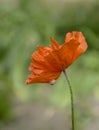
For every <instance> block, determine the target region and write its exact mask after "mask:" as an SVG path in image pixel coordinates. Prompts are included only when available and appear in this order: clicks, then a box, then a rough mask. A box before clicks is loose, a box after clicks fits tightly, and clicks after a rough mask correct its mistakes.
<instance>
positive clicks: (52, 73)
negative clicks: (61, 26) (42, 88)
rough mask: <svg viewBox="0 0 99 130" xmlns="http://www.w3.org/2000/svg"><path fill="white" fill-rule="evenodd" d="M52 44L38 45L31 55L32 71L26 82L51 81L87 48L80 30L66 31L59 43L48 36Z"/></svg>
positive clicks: (30, 67)
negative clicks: (63, 38) (62, 41)
mask: <svg viewBox="0 0 99 130" xmlns="http://www.w3.org/2000/svg"><path fill="white" fill-rule="evenodd" d="M50 40H51V42H52V44H51V45H50V46H49V47H45V46H39V47H38V48H37V51H35V52H34V53H33V54H32V56H31V60H32V62H31V64H30V66H29V70H30V71H32V73H31V74H30V75H29V77H28V79H27V80H26V84H32V83H51V84H53V83H54V82H55V80H56V79H57V78H58V77H59V76H60V74H61V72H62V71H64V70H65V69H67V68H68V67H69V66H70V65H71V64H72V63H73V62H74V61H75V60H76V59H77V58H78V57H79V56H80V55H81V54H83V53H84V52H85V51H86V49H87V43H86V40H85V38H84V36H83V34H82V33H81V32H76V31H73V32H71V33H67V34H66V37H65V42H64V43H63V44H62V45H59V44H58V42H57V41H56V40H54V39H53V38H50Z"/></svg>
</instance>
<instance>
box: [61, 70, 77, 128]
mask: <svg viewBox="0 0 99 130" xmlns="http://www.w3.org/2000/svg"><path fill="white" fill-rule="evenodd" d="M63 73H64V75H65V78H66V80H67V83H68V86H69V90H70V98H71V118H72V129H71V130H75V127H74V125H75V123H74V99H73V91H72V87H71V84H70V80H69V78H68V75H67V73H66V71H65V70H64V71H63Z"/></svg>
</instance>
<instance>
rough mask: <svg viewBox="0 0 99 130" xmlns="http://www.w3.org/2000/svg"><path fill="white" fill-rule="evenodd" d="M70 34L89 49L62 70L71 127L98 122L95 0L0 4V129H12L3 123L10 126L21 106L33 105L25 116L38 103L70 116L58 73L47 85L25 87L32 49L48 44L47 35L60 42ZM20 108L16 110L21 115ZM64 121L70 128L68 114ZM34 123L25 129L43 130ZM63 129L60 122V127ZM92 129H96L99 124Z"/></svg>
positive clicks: (98, 12)
mask: <svg viewBox="0 0 99 130" xmlns="http://www.w3.org/2000/svg"><path fill="white" fill-rule="evenodd" d="M73 30H77V31H82V32H83V34H84V35H85V37H86V40H87V43H88V46H89V47H88V50H87V52H86V53H85V54H83V55H82V56H81V57H80V58H79V59H78V60H77V61H76V62H75V63H74V64H73V65H72V66H70V67H69V68H68V73H69V77H70V80H71V82H72V86H73V91H74V97H75V120H76V127H77V129H83V130H89V128H90V130H91V128H92V127H91V125H92V122H91V121H93V120H96V119H98V121H99V109H98V108H99V1H98V0H87V1H85V0H79V1H77V0H70V1H69V0H54V1H52V0H50V1H49V0H0V125H1V128H2V129H3V130H12V129H11V128H10V127H11V126H9V125H8V124H11V123H12V121H13V122H14V119H16V118H17V112H16V109H18V108H17V107H18V106H20V105H21V106H22V105H23V104H24V105H25V106H24V105H23V106H24V107H27V106H28V105H29V104H33V106H31V112H33V111H32V107H34V106H35V104H39V106H42V105H44V109H45V108H47V109H49V108H50V107H51V108H55V110H56V109H58V110H57V111H60V113H62V112H65V114H66V113H70V110H69V109H70V97H69V91H68V85H67V84H66V81H65V78H64V76H63V74H62V75H61V77H60V78H59V79H58V80H57V82H56V84H55V85H53V86H51V87H50V85H47V84H32V85H29V86H27V85H26V84H25V80H26V79H27V76H28V74H29V71H28V66H29V64H30V55H31V54H32V52H33V51H35V50H36V47H37V46H39V45H42V46H43V45H46V46H48V45H49V44H50V41H49V38H50V37H54V38H55V39H56V40H57V41H58V42H59V43H60V44H61V43H63V42H64V38H65V34H66V33H67V32H71V31H73ZM24 107H22V111H27V110H26V109H25V108H24ZM37 108H39V107H37ZM24 109H25V110H24ZM19 111H20V113H21V112H22V111H21V110H20V109H19ZM35 112H36V109H35V111H34V113H35ZM65 114H64V117H65V116H66V115H65ZM61 116H62V115H61V114H60V117H61ZM68 117H69V118H68ZM68 117H66V118H67V119H68V121H67V122H69V124H70V114H69V115H68ZM24 118H27V117H24ZM42 118H43V117H42ZM38 119H39V117H38ZM59 119H60V118H59ZM31 120H32V119H31ZM56 120H57V119H56ZM21 121H22V120H20V122H21ZM61 121H62V120H61V119H60V120H59V121H57V122H61ZM37 122H38V123H37V125H36V126H35V128H33V127H32V128H30V130H44V128H45V127H44V128H43V126H42V125H41V126H39V122H40V120H37ZM53 122H54V120H53ZM57 122H55V123H56V125H57ZM64 122H65V121H64ZM95 122H96V121H95ZM2 123H3V126H2ZM6 123H7V124H6ZM32 123H33V122H32ZM55 123H54V124H55ZM6 125H7V126H6ZM43 125H44V124H43ZM37 126H39V127H37ZM94 126H96V125H94V123H93V128H94ZM6 127H7V128H6ZM65 127H67V126H65V125H64V124H63V127H61V129H62V130H65ZM87 127H88V128H87ZM97 127H98V128H97V129H99V125H98V126H97ZM15 128H16V129H18V130H22V129H24V130H25V128H24V125H23V127H22V128H18V123H16V126H14V128H13V130H16V129H15ZM52 128H53V129H54V130H55V129H57V130H58V128H56V127H55V128H54V126H53V125H52V127H48V128H46V130H53V129H52ZM67 128H68V127H67ZM28 129H29V128H28ZM68 129H69V128H68ZM94 129H95V128H94ZM95 130H96V129H95Z"/></svg>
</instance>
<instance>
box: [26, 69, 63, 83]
mask: <svg viewBox="0 0 99 130" xmlns="http://www.w3.org/2000/svg"><path fill="white" fill-rule="evenodd" d="M60 73H61V72H50V71H45V72H42V73H40V74H39V75H35V74H33V73H32V74H30V75H29V77H28V79H27V80H26V84H31V83H50V82H51V81H53V80H56V79H57V78H58V77H59V75H60Z"/></svg>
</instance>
